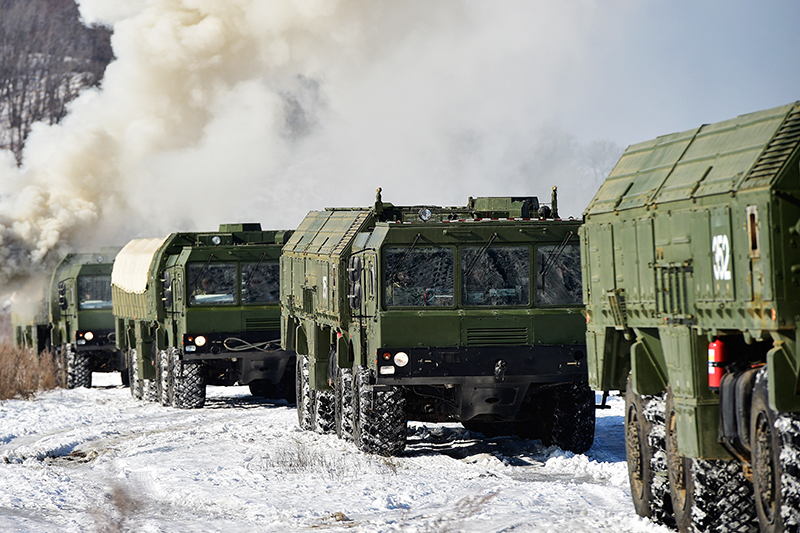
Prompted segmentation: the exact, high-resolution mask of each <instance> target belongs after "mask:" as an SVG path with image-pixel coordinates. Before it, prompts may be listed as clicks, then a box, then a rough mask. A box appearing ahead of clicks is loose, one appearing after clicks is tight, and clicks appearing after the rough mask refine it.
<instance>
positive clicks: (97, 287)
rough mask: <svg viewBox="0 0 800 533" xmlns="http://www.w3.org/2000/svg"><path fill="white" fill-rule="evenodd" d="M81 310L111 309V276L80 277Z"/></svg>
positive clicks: (79, 304)
mask: <svg viewBox="0 0 800 533" xmlns="http://www.w3.org/2000/svg"><path fill="white" fill-rule="evenodd" d="M78 294H79V295H80V301H79V303H78V307H79V309H111V275H110V274H95V275H88V276H78Z"/></svg>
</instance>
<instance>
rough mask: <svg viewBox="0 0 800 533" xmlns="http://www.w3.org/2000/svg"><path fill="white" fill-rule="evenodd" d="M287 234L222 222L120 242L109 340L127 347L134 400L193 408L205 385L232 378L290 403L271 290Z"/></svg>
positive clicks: (287, 359)
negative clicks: (213, 227)
mask: <svg viewBox="0 0 800 533" xmlns="http://www.w3.org/2000/svg"><path fill="white" fill-rule="evenodd" d="M289 235H291V232H287V231H262V230H261V225H260V224H223V225H221V226H220V229H219V232H207V233H173V234H171V235H169V236H167V237H166V238H163V239H136V240H133V241H131V242H129V243H128V244H127V245H126V246H125V247H124V248H123V249H122V251H121V252H120V254H119V257H118V258H117V262H116V264H115V265H114V272H113V274H112V279H111V281H112V289H113V293H114V317H115V324H116V331H117V346H118V347H119V349H120V350H122V351H123V352H124V353H126V354H127V358H128V361H129V368H130V383H131V394H132V395H133V397H134V398H138V399H141V398H144V399H147V400H150V401H158V402H160V403H161V404H162V405H171V406H174V407H179V408H199V407H202V406H203V405H204V404H205V397H206V385H207V384H211V385H234V384H236V383H240V384H242V385H248V386H249V387H250V391H251V392H252V393H253V394H254V395H258V396H266V397H269V398H286V399H287V400H289V401H290V402H292V401H294V386H293V385H294V376H293V374H292V371H293V370H294V360H293V359H292V354H288V353H286V352H283V351H282V350H280V310H279V294H278V293H279V290H280V282H279V273H280V271H279V266H278V257H279V256H280V251H281V246H283V244H284V241H285V239H286V238H288V237H289ZM287 364H288V365H287ZM287 366H288V368H289V371H288V372H285V370H286V369H287Z"/></svg>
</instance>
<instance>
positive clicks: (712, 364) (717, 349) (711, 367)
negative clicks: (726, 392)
mask: <svg viewBox="0 0 800 533" xmlns="http://www.w3.org/2000/svg"><path fill="white" fill-rule="evenodd" d="M727 363H728V350H727V348H726V347H725V343H724V342H722V341H721V340H715V341H714V342H712V343H710V344H709V345H708V388H709V389H711V390H713V391H717V390H719V384H720V383H721V382H722V376H723V375H725V365H726V364H727Z"/></svg>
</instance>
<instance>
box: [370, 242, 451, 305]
mask: <svg viewBox="0 0 800 533" xmlns="http://www.w3.org/2000/svg"><path fill="white" fill-rule="evenodd" d="M453 255H454V254H453V249H452V248H447V247H443V246H420V247H418V248H410V247H408V246H389V247H386V248H384V260H385V264H384V272H385V276H386V280H385V281H386V284H385V287H386V306H387V307H427V306H433V307H452V306H453Z"/></svg>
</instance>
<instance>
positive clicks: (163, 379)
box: [156, 350, 174, 407]
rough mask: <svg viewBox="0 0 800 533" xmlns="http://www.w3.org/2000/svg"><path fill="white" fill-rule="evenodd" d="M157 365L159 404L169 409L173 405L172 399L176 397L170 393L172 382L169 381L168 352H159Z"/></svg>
mask: <svg viewBox="0 0 800 533" xmlns="http://www.w3.org/2000/svg"><path fill="white" fill-rule="evenodd" d="M156 363H157V366H156V382H157V387H156V391H157V396H158V403H160V404H161V405H163V406H164V407H169V406H170V405H172V398H173V397H174V393H173V392H172V391H170V386H171V385H172V382H171V380H170V379H169V370H170V365H169V352H168V351H167V350H159V351H158V354H157V355H156Z"/></svg>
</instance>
